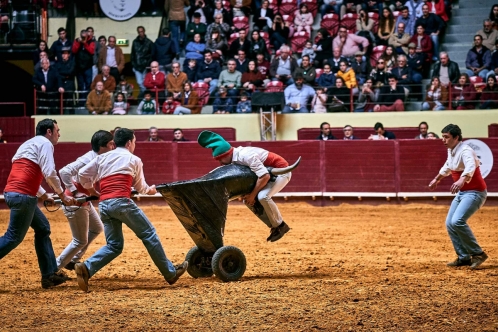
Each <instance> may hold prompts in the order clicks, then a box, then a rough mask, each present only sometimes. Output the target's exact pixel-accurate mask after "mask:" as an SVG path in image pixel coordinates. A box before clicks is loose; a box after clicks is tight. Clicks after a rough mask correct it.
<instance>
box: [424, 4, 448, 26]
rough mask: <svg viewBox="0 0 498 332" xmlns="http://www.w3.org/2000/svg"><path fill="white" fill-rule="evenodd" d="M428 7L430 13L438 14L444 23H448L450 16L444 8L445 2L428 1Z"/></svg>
mask: <svg viewBox="0 0 498 332" xmlns="http://www.w3.org/2000/svg"><path fill="white" fill-rule="evenodd" d="M426 4H427V6H429V12H430V13H433V14H436V15H437V16H439V17H440V18H442V19H443V21H445V22H448V20H449V18H448V14H447V13H446V8H445V6H444V1H443V0H433V1H427V2H426Z"/></svg>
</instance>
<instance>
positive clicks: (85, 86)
mask: <svg viewBox="0 0 498 332" xmlns="http://www.w3.org/2000/svg"><path fill="white" fill-rule="evenodd" d="M92 74H93V70H92V68H91V67H90V68H88V69H86V70H84V71H80V72H79V73H78V74H77V75H76V80H77V81H78V91H85V92H80V93H79V97H78V105H79V106H80V107H81V106H85V104H86V97H87V96H88V93H89V92H90V86H91V85H92ZM118 82H119V81H118Z"/></svg>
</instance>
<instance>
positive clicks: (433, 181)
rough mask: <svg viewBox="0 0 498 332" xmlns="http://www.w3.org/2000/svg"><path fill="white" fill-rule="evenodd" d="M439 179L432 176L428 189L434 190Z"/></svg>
mask: <svg viewBox="0 0 498 332" xmlns="http://www.w3.org/2000/svg"><path fill="white" fill-rule="evenodd" d="M439 181H440V180H438V179H437V178H434V179H433V180H432V181H431V183H429V189H430V190H434V189H436V188H437V185H438V183H439Z"/></svg>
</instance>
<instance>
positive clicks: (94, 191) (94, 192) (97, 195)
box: [87, 188, 100, 197]
mask: <svg viewBox="0 0 498 332" xmlns="http://www.w3.org/2000/svg"><path fill="white" fill-rule="evenodd" d="M87 190H88V192H89V193H90V196H95V197H100V193H99V192H98V191H97V190H95V188H90V189H87Z"/></svg>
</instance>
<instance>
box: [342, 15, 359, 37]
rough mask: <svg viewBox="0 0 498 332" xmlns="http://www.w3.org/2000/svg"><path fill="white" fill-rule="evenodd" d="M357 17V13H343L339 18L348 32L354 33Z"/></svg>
mask: <svg viewBox="0 0 498 332" xmlns="http://www.w3.org/2000/svg"><path fill="white" fill-rule="evenodd" d="M357 19H358V14H356V13H347V14H344V16H343V18H342V20H341V26H344V27H345V28H346V29H347V30H348V33H355V32H356V20H357Z"/></svg>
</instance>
